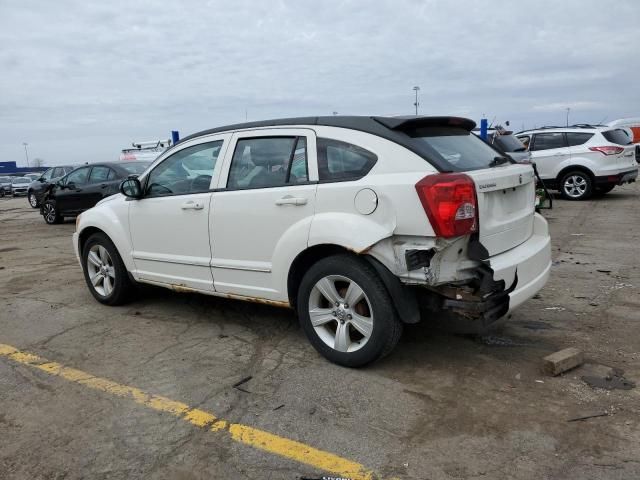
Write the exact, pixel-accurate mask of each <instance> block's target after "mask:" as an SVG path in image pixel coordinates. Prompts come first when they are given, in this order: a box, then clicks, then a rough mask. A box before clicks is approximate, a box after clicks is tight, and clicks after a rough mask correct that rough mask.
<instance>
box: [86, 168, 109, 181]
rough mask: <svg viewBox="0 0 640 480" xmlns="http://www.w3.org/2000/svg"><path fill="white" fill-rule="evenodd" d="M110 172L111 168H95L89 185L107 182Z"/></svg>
mask: <svg viewBox="0 0 640 480" xmlns="http://www.w3.org/2000/svg"><path fill="white" fill-rule="evenodd" d="M109 172H111V169H110V168H109V167H103V166H99V167H93V169H92V170H91V175H90V176H89V183H100V182H106V181H107V179H108V178H109Z"/></svg>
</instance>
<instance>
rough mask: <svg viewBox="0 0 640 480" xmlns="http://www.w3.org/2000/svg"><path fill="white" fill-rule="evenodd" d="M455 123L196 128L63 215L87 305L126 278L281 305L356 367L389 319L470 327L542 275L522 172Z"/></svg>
mask: <svg viewBox="0 0 640 480" xmlns="http://www.w3.org/2000/svg"><path fill="white" fill-rule="evenodd" d="M474 126H475V123H474V122H473V121H472V120H468V119H463V118H457V117H407V118H398V117H339V116H331V117H308V118H293V119H280V120H272V121H263V122H254V123H244V124H239V125H232V126H227V127H221V128H215V129H212V130H207V131H204V132H201V133H198V134H195V135H192V136H190V137H187V138H185V139H184V140H182V141H181V142H179V143H178V144H176V145H175V146H173V147H172V148H170V149H169V150H167V151H166V152H164V153H163V154H162V155H161V156H160V157H159V158H158V159H157V160H156V161H155V162H154V163H153V164H152V165H151V166H150V167H149V168H148V169H147V170H146V171H145V172H144V173H143V174H142V175H140V176H139V177H138V178H129V179H128V180H125V181H124V182H123V183H122V185H121V188H120V190H121V194H118V195H114V196H111V197H109V198H106V199H105V200H103V201H101V202H100V203H99V204H98V205H97V206H96V207H94V208H92V209H91V210H88V211H87V212H85V213H83V214H82V215H81V216H80V217H79V218H78V220H77V226H76V232H75V234H74V236H73V244H74V248H75V250H76V254H77V256H78V259H79V260H80V264H81V265H82V268H83V271H84V276H85V279H86V282H87V285H88V287H89V290H90V291H91V293H92V294H93V296H94V297H95V298H96V299H97V300H98V301H99V302H101V303H104V304H107V305H117V304H121V303H123V302H125V301H126V299H127V297H128V296H129V294H130V293H131V292H132V290H133V286H134V284H135V283H137V282H140V283H149V284H153V285H158V286H162V287H167V288H171V289H174V290H176V291H192V292H200V293H205V294H209V295H217V296H223V297H228V298H234V299H239V300H249V301H257V302H261V303H268V304H272V305H277V306H282V307H290V308H294V309H295V310H296V311H297V313H298V317H299V319H300V324H301V325H302V328H303V330H304V331H305V333H306V335H307V337H308V338H309V341H310V342H311V344H312V345H313V346H314V347H315V348H316V349H317V350H318V352H320V353H321V354H322V355H324V356H325V357H326V358H328V359H329V360H331V361H333V362H336V363H338V364H341V365H346V366H351V367H356V366H361V365H364V364H367V363H369V362H372V361H374V360H376V359H379V358H381V357H382V356H384V355H386V354H387V353H389V352H390V351H391V350H392V349H393V348H394V347H395V345H396V343H397V342H398V339H399V338H400V334H401V332H402V326H403V324H404V323H416V322H418V321H420V320H421V319H422V320H424V321H435V322H439V323H440V324H444V325H446V326H448V327H450V328H452V329H456V330H458V331H460V330H463V331H482V330H484V329H486V328H487V327H488V326H489V325H490V324H491V323H493V322H495V321H496V320H498V319H499V318H501V317H503V316H504V315H506V314H507V313H508V312H509V311H510V310H511V309H514V308H516V307H517V306H519V305H520V304H522V303H523V302H524V301H526V300H527V299H529V298H530V297H532V296H533V295H534V294H535V293H536V292H538V291H539V290H540V289H541V288H542V287H543V286H544V284H545V282H546V281H547V278H548V276H549V271H550V267H551V249H550V239H549V233H548V228H547V223H546V222H545V220H544V219H543V218H542V217H541V216H540V215H538V214H537V213H536V212H535V207H534V202H535V179H534V173H533V169H532V167H531V166H530V165H523V164H516V163H513V161H512V160H511V159H509V158H506V157H503V156H501V154H500V153H499V152H498V151H496V150H494V149H493V148H492V147H490V146H489V145H487V144H485V143H484V142H483V141H482V140H480V139H479V138H477V137H476V136H475V135H473V134H472V133H471V130H472V129H473V127H474Z"/></svg>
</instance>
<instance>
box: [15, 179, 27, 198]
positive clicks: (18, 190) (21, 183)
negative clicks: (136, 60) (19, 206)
mask: <svg viewBox="0 0 640 480" xmlns="http://www.w3.org/2000/svg"><path fill="white" fill-rule="evenodd" d="M30 183H31V179H30V178H28V177H12V178H11V195H12V196H14V197H17V196H18V195H26V194H27V189H28V188H29V184H30Z"/></svg>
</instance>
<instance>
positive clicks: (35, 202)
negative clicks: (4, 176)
mask: <svg viewBox="0 0 640 480" xmlns="http://www.w3.org/2000/svg"><path fill="white" fill-rule="evenodd" d="M29 205H31V206H32V207H33V208H36V207H37V206H38V199H37V198H36V196H35V194H33V193H30V194H29Z"/></svg>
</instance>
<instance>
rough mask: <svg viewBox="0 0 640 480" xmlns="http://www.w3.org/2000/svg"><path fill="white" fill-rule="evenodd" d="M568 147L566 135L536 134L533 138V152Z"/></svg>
mask: <svg viewBox="0 0 640 480" xmlns="http://www.w3.org/2000/svg"><path fill="white" fill-rule="evenodd" d="M566 146H567V145H566V143H565V140H564V133H561V132H558V133H536V135H535V136H534V137H533V148H532V149H531V150H534V151H537V150H551V149H552V148H563V147H566Z"/></svg>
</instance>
